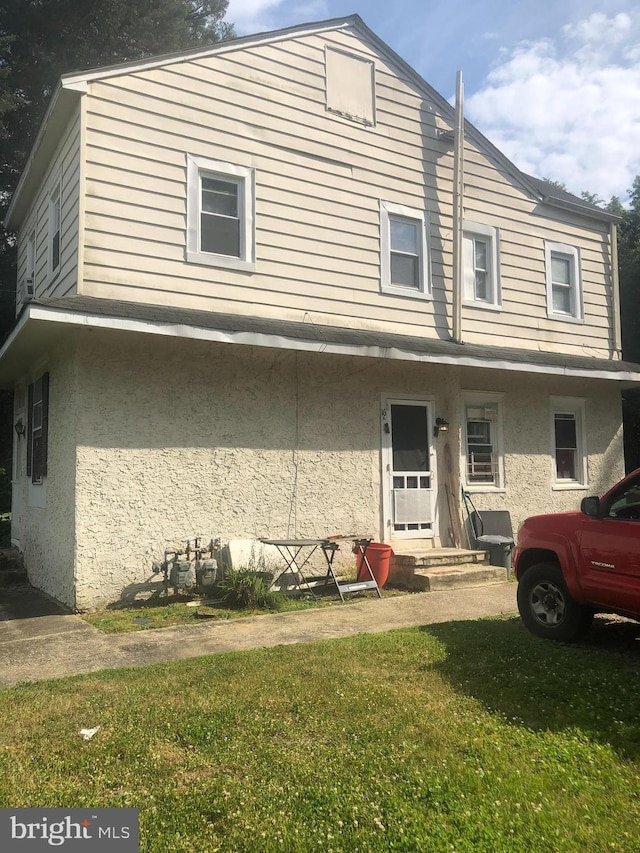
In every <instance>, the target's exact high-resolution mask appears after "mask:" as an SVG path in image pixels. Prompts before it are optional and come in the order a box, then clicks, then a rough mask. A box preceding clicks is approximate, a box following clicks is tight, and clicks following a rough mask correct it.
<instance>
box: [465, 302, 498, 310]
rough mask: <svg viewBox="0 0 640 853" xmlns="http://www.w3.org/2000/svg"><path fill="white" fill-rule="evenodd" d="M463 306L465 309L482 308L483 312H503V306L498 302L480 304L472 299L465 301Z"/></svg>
mask: <svg viewBox="0 0 640 853" xmlns="http://www.w3.org/2000/svg"><path fill="white" fill-rule="evenodd" d="M462 304H463V305H464V307H465V308H481V309H482V310H483V311H502V305H498V303H497V302H480V301H479V300H478V301H477V302H476V301H473V300H471V299H463V300H462Z"/></svg>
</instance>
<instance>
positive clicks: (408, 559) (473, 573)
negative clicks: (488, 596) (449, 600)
mask: <svg viewBox="0 0 640 853" xmlns="http://www.w3.org/2000/svg"><path fill="white" fill-rule="evenodd" d="M394 550H395V553H394V556H393V557H392V560H391V567H390V572H389V580H390V582H391V583H392V584H394V585H396V586H402V587H405V588H407V589H420V590H435V589H456V588H460V589H463V588H465V587H474V586H483V585H485V584H493V583H500V582H503V581H505V580H506V579H507V570H506V569H505V568H503V567H501V566H491V565H490V564H489V555H488V553H487V552H486V551H474V550H468V549H463V548H429V547H424V546H423V547H419V546H418V547H416V545H414V544H413V543H412V545H411V546H410V547H403V545H399V547H397V548H395V549H394Z"/></svg>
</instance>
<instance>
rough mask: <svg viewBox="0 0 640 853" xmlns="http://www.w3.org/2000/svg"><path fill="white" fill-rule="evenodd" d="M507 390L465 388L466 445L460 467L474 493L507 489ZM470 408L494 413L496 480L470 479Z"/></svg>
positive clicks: (462, 416) (462, 450) (465, 486)
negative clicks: (505, 460)
mask: <svg viewBox="0 0 640 853" xmlns="http://www.w3.org/2000/svg"><path fill="white" fill-rule="evenodd" d="M503 400H504V394H503V393H499V392H495V391H463V392H462V412H461V421H460V422H461V424H462V446H461V456H460V471H461V474H462V482H463V485H464V489H465V491H467V492H471V493H473V494H479V493H481V492H491V493H493V494H495V493H502V492H505V491H506V487H505V474H504V438H503V435H504V426H503V423H504V406H503ZM469 409H486V410H488V411H490V412H491V413H492V414H491V416H490V417H487V418H486V419H487V420H490V421H491V423H492V427H493V434H492V436H491V438H492V445H493V455H494V457H495V467H494V482H493V483H479V482H474V481H471V480H469V470H468V462H469V460H468V453H469V436H468V432H467V421H468V418H467V411H468V410H469Z"/></svg>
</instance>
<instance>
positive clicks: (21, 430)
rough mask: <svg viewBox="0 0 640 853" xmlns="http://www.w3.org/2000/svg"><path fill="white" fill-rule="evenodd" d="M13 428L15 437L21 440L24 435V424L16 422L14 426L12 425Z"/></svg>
mask: <svg viewBox="0 0 640 853" xmlns="http://www.w3.org/2000/svg"><path fill="white" fill-rule="evenodd" d="M13 428H14V429H15V431H16V435H17V436H18V438H22V436H23V435H24V424H23V422H22V421H21V420H20V421H16V422H15V424H14V425H13Z"/></svg>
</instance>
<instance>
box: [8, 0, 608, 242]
mask: <svg viewBox="0 0 640 853" xmlns="http://www.w3.org/2000/svg"><path fill="white" fill-rule="evenodd" d="M341 27H356V28H357V29H359V30H360V31H362V32H364V33H366V35H367V37H368V38H369V39H370V40H371V41H372V42H373V43H374V44H375V45H376V47H377V49H378V50H379V51H380V52H381V53H382V54H383V55H386V56H387V58H388V59H389V60H390V61H391V62H392V63H393V64H395V65H396V66H397V67H398V68H399V69H400V70H401V71H402V72H403V73H404V74H406V75H407V77H408V78H409V79H410V80H411V81H412V82H413V83H414V84H415V85H416V86H417V87H418V88H419V89H421V90H422V91H423V92H424V93H425V95H426V96H427V97H428V98H430V99H431V100H432V101H433V102H434V103H435V104H437V106H438V107H439V109H440V110H441V111H442V114H443V117H446V118H447V119H448V120H449V121H450V122H451V125H452V128H453V122H454V119H455V116H454V109H453V107H452V106H451V104H450V103H449V101H447V99H446V98H444V97H443V96H442V95H441V94H440V93H439V92H438V91H437V90H436V89H434V88H433V87H432V86H431V85H430V84H429V83H427V81H426V80H425V79H424V78H423V77H422V76H421V75H420V74H419V73H418V72H417V71H416V70H415V68H413V67H412V66H411V65H409V63H408V62H406V61H405V60H404V59H403V58H402V57H401V56H400V55H399V54H398V53H396V52H395V51H394V50H393V48H391V47H390V46H389V45H388V44H387V43H386V42H384V41H383V40H382V39H381V38H380V37H379V36H378V35H377V34H376V33H375V32H374V31H373V30H371V29H370V28H369V27H368V26H367V25H366V24H365V22H364V21H363V20H362V18H361V17H360V15H358V14H353V15H347V16H343V17H338V18H330V19H328V20H325V21H318V22H316V23H304V24H297V25H296V26H293V27H285V28H283V29H279V30H273V31H268V32H263V33H256V34H251V35H247V36H241V37H239V38H235V39H229V40H225V41H221V42H216V43H215V44H213V45H207V46H206V47H198V48H192V49H191V50H187V51H175V52H172V53H166V54H162V55H160V56H153V57H149V58H147V59H141V60H132V61H130V62H123V63H119V64H117V65H108V66H103V67H101V68H94V69H90V70H87V71H73V72H69V73H67V74H63V75H62V77H61V78H60V80H59V81H58V83H57V85H56V88H55V90H54V93H53V95H52V97H51V101H50V103H49V106H48V108H47V111H46V113H45V116H44V118H43V120H42V123H41V125H40V129H39V131H38V135H37V137H36V141H35V142H34V145H33V147H32V149H31V153H30V155H29V159H28V161H27V164H26V166H25V168H24V170H23V172H22V175H21V177H20V180H19V182H18V185H17V187H16V189H15V191H14V194H13V197H12V199H11V203H10V205H9V208H8V210H7V214H6V217H5V227H6V228H7V230H9V231H15V230H17V227H18V226H19V223H20V221H21V217H22V216H24V213H25V210H26V208H27V207H28V204H29V194H28V190H29V188H30V187H31V186H32V185H33V184H34V183H37V181H38V179H39V178H41V177H42V171H43V170H42V168H40V169H38V163H39V160H40V156H39V155H40V154H41V153H42V150H43V143H46V142H49V140H50V139H51V138H52V129H53V131H55V130H56V129H57V128H58V127H59V126H60V125H61V124H62V123H64V122H65V121H68V120H69V118H70V117H71V115H72V112H73V109H74V108H75V106H76V104H77V103H78V101H79V100H80V98H81V96H82V94H84V93H85V92H86V91H87V88H88V84H89V83H91V82H92V81H94V80H105V79H108V78H111V77H117V76H121V75H123V74H130V73H135V72H138V71H146V70H150V69H154V68H160V67H162V66H164V65H168V64H171V63H175V62H189V61H193V60H194V59H201V58H206V57H209V56H220V55H224V54H226V53H231V52H233V51H236V50H241V49H243V48H246V47H250V46H252V45H263V44H272V43H275V42H278V41H282V40H283V39H287V38H291V37H292V36H295V37H300V36H305V35H316V34H319V33H323V32H330V31H332V30H337V29H340V28H341ZM465 133H466V134H467V135H468V136H469V138H470V139H472V140H473V141H474V144H476V145H478V146H479V147H481V148H484V149H485V150H486V151H487V152H488V153H490V154H491V156H493V157H494V158H495V159H496V160H497V162H498V163H500V164H501V166H502V167H503V168H504V169H505V170H506V171H507V172H508V174H510V175H511V177H512V178H513V180H514V181H515V182H516V183H518V184H519V185H520V187H521V188H522V189H523V190H524V191H525V192H526V193H528V194H529V195H530V196H531V197H532V198H534V199H536V200H537V201H540V202H543V203H547V204H550V205H553V206H556V207H560V208H563V209H565V210H567V209H568V210H572V211H573V212H576V213H581V214H582V215H584V216H589V217H591V218H594V219H604V220H607V221H614V222H618V221H619V217H617V216H615V214H610V213H608V212H607V211H604V210H603V211H598V210H597V209H596V210H594V209H593V208H587V207H585V206H582V205H580V204H579V203H571V202H570V201H568V200H562V199H557V198H554V197H552V196H549V195H547V194H546V193H544V192H541V190H540V188H539V187H537V186H536V185H535V183H534V182H533V181H532V180H530V178H529V176H528V175H526V174H525V173H524V172H522V171H521V170H520V169H518V167H517V166H516V165H515V164H514V163H512V162H511V161H510V160H509V159H508V157H506V156H505V155H504V154H503V153H502V152H501V151H500V149H498V148H496V146H495V145H494V144H493V143H492V142H491V141H490V140H489V139H488V138H487V137H486V136H485V135H484V134H483V133H482V132H481V131H480V130H478V128H477V127H475V126H474V125H473V124H471V122H469V121H467V120H466V119H465Z"/></svg>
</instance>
